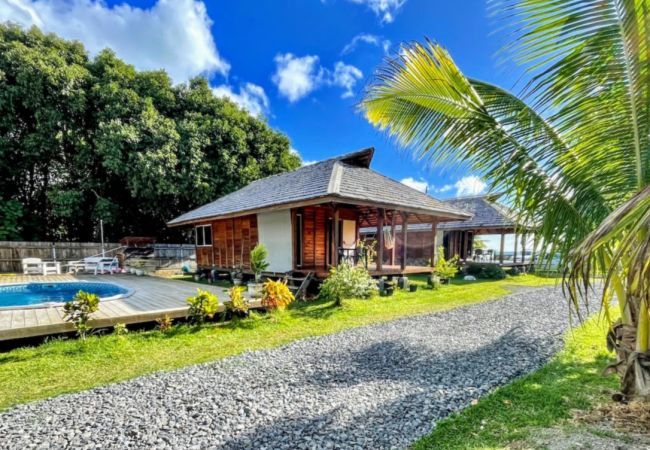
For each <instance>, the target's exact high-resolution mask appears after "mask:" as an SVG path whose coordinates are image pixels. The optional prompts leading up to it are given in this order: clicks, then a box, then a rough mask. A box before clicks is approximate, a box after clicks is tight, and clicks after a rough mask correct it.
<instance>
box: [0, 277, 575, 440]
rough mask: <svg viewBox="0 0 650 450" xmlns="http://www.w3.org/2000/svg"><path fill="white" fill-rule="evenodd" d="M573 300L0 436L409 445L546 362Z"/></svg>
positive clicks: (117, 397)
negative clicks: (445, 420) (453, 414)
mask: <svg viewBox="0 0 650 450" xmlns="http://www.w3.org/2000/svg"><path fill="white" fill-rule="evenodd" d="M486 289H489V287H488V286H486ZM374 301H384V300H380V299H377V300H374ZM385 301H394V300H385ZM567 310H568V309H567V306H566V301H565V300H564V298H563V297H562V294H561V292H560V290H559V289H556V288H541V289H536V290H532V291H527V292H522V293H519V294H516V295H511V296H509V297H505V298H503V299H501V300H497V301H492V302H486V303H482V304H478V305H473V306H468V307H463V308H458V309H454V310H451V311H446V312H441V313H436V314H428V315H421V316H415V317H408V318H403V319H399V320H394V321H391V322H386V323H381V324H376V325H371V326H365V327H360V328H354V329H350V330H347V331H344V332H341V333H337V334H333V335H327V336H320V337H315V338H309V339H304V340H300V341H297V342H294V343H292V344H289V345H286V346H283V347H280V348H277V349H274V350H266V351H255V352H247V353H244V354H242V355H239V356H235V357H231V358H226V359H223V360H220V361H217V362H214V363H208V364H202V365H195V366H190V367H186V368H183V369H180V370H176V371H173V372H159V373H154V374H151V375H147V376H143V377H139V378H136V379H133V380H130V381H126V382H122V383H117V384H112V385H109V386H105V387H100V388H96V389H92V390H89V391H85V392H80V393H76V394H67V395H62V396H59V397H56V398H52V399H48V400H44V401H39V402H34V403H29V404H26V405H19V406H17V407H14V408H12V409H10V410H8V411H5V412H4V413H1V414H0V447H6V448H21V449H27V448H66V447H74V448H88V449H94V448H115V449H118V448H119V449H122V448H129V449H136V448H138V449H139V448H162V449H165V448H169V449H172V448H197V449H198V448H228V449H235V448H257V449H311V448H325V449H327V448H353V449H354V448H359V449H360V448H374V449H378V448H404V447H406V446H408V445H409V444H410V443H412V442H413V441H414V440H416V439H417V438H418V437H420V436H422V435H424V434H426V433H428V432H430V431H431V429H432V428H433V427H434V426H435V423H436V422H437V421H438V420H440V419H441V418H443V417H445V416H447V415H448V414H449V413H451V412H453V411H457V410H459V409H462V408H464V407H466V406H468V405H470V404H471V402H472V400H475V399H477V398H479V397H480V396H482V395H484V394H486V393H488V392H489V391H490V390H492V389H494V388H495V387H496V386H499V385H502V384H505V383H507V382H509V381H510V380H512V379H513V378H516V377H519V376H521V375H524V374H526V373H528V372H530V371H532V370H535V369H536V368H538V367H540V366H541V365H542V364H543V363H544V362H546V361H547V360H548V359H549V358H550V357H551V356H552V355H553V354H554V353H555V352H556V351H557V350H559V348H560V347H561V345H562V342H563V341H562V335H563V333H564V332H565V331H566V330H567V329H568V328H569V326H570V325H569V317H568V313H567Z"/></svg>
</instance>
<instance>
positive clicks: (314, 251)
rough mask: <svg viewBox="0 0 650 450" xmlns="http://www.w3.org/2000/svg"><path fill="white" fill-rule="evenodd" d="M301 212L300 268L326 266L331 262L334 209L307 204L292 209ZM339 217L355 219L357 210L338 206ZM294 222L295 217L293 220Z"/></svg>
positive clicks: (294, 211) (296, 212)
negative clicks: (306, 205) (303, 206)
mask: <svg viewBox="0 0 650 450" xmlns="http://www.w3.org/2000/svg"><path fill="white" fill-rule="evenodd" d="M298 213H300V214H302V225H303V226H302V242H303V248H302V268H326V267H328V266H329V265H330V264H331V261H330V259H331V255H330V254H331V249H330V246H331V244H330V243H331V236H330V235H331V233H332V230H331V227H332V220H333V217H334V209H333V208H332V207H330V206H308V207H305V208H298V209H295V210H293V214H294V216H295V214H298ZM339 219H340V220H343V219H347V220H355V221H356V220H357V211H356V210H355V209H352V208H340V209H339ZM293 223H294V224H295V223H296V221H295V218H294V220H293Z"/></svg>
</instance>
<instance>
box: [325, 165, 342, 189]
mask: <svg viewBox="0 0 650 450" xmlns="http://www.w3.org/2000/svg"><path fill="white" fill-rule="evenodd" d="M342 164H343V163H342V162H341V161H335V162H334V165H333V166H332V173H331V175H330V182H329V184H328V185H327V193H328V194H339V193H340V190H341V189H340V188H341V178H343V167H341V165H342Z"/></svg>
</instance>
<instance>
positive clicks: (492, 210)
mask: <svg viewBox="0 0 650 450" xmlns="http://www.w3.org/2000/svg"><path fill="white" fill-rule="evenodd" d="M499 197H500V195H499V194H491V195H477V196H473V197H458V198H452V199H449V200H444V201H443V203H445V204H446V205H449V206H450V207H453V208H455V209H460V210H463V211H467V212H468V213H469V214H471V215H472V217H471V218H470V219H467V220H462V221H453V222H442V223H439V224H438V227H437V228H438V229H439V230H445V231H451V230H476V229H486V228H488V229H490V228H491V229H508V228H513V229H514V228H515V227H516V226H517V220H516V215H515V213H514V212H513V211H512V210H510V209H509V208H508V207H507V206H505V205H503V204H501V203H498V202H497V199H498V198H499ZM519 226H521V225H519ZM395 228H396V229H397V230H398V231H401V226H400V225H397V226H396V227H395ZM528 228H530V227H528ZM376 229H377V228H376V227H368V228H362V229H361V232H362V233H374V232H376ZM408 229H409V231H427V230H431V224H428V223H414V224H410V225H409V227H408Z"/></svg>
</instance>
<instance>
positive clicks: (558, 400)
mask: <svg viewBox="0 0 650 450" xmlns="http://www.w3.org/2000/svg"><path fill="white" fill-rule="evenodd" d="M606 330H607V325H606V323H605V321H604V320H599V318H598V317H595V318H592V319H590V320H588V321H587V322H585V323H584V324H583V325H582V326H580V327H579V328H577V329H575V330H573V331H571V332H569V333H568V334H567V336H566V345H565V347H564V349H563V350H562V351H561V352H560V353H559V354H558V355H556V356H555V357H554V358H553V359H552V360H551V361H550V362H549V363H548V364H546V365H545V366H544V367H542V368H541V369H540V370H538V371H536V372H533V373H532V374H530V375H527V376H525V377H523V378H521V379H519V380H517V381H515V382H513V383H511V384H509V385H507V386H504V387H502V388H500V389H497V390H496V391H495V392H494V393H492V394H491V395H489V396H487V397H484V398H483V399H481V400H479V402H478V403H477V404H476V405H475V406H470V407H469V408H467V409H465V410H463V411H462V412H460V413H457V414H454V415H452V416H450V417H448V418H447V419H445V420H443V421H441V422H440V423H439V424H438V426H437V427H436V429H435V430H434V431H433V432H432V433H431V434H430V435H428V436H426V437H424V438H422V439H420V440H419V441H418V442H416V443H415V445H414V446H413V448H414V449H417V450H424V449H433V448H435V449H443V450H444V449H479V448H480V449H494V448H505V447H507V446H508V445H509V444H512V443H519V444H520V445H519V446H517V448H529V447H528V446H527V445H523V446H522V445H521V443H522V441H523V442H524V443H525V441H526V440H527V439H528V438H529V437H530V436H531V433H534V432H535V431H536V430H537V429H539V428H548V427H554V426H558V425H563V424H565V423H566V419H568V418H570V417H571V413H572V411H573V410H588V409H590V408H592V407H594V406H595V405H596V404H597V403H600V402H603V401H607V395H606V394H605V391H606V390H608V389H615V388H616V387H617V386H618V381H617V379H616V377H613V376H612V377H604V376H602V370H603V369H604V367H605V366H606V365H607V363H608V362H611V360H612V359H613V356H612V354H610V353H608V352H607V350H606V348H605V334H606Z"/></svg>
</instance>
